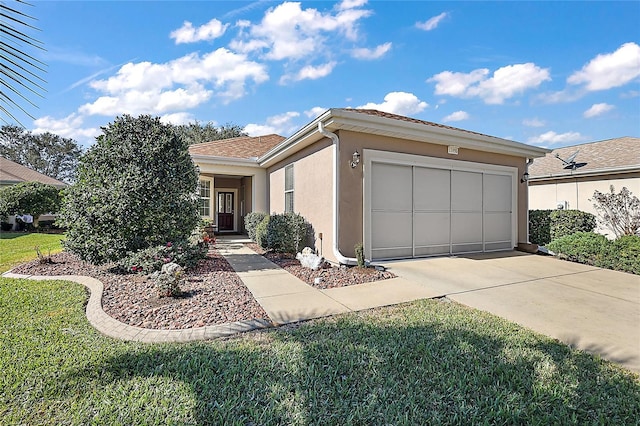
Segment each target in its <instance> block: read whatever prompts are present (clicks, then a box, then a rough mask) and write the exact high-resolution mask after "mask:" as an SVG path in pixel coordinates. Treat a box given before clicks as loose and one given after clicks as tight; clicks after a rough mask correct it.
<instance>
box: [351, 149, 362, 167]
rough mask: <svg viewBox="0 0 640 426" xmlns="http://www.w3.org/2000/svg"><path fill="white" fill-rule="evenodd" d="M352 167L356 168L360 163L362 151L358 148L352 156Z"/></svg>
mask: <svg viewBox="0 0 640 426" xmlns="http://www.w3.org/2000/svg"><path fill="white" fill-rule="evenodd" d="M349 164H350V165H351V168H352V169H355V168H356V166H357V165H358V164H360V153H359V152H358V150H356V151H355V152H354V153H353V156H352V157H351V161H350V162H349Z"/></svg>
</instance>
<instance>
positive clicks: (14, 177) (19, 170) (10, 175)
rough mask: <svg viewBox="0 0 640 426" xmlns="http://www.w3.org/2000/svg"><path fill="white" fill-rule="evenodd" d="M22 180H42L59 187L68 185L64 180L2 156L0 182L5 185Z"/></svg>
mask: <svg viewBox="0 0 640 426" xmlns="http://www.w3.org/2000/svg"><path fill="white" fill-rule="evenodd" d="M21 182H40V183H46V184H49V185H53V186H56V187H59V188H60V187H63V186H67V184H66V183H64V182H61V181H59V180H57V179H54V178H52V177H49V176H47V175H43V174H42V173H40V172H36V171H35V170H31V169H30V168H28V167H25V166H23V165H21V164H18V163H14V162H13V161H11V160H7V159H6V158H4V157H0V183H1V184H3V185H15V184H18V183H21Z"/></svg>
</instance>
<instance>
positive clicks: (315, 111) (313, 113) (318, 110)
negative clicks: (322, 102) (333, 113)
mask: <svg viewBox="0 0 640 426" xmlns="http://www.w3.org/2000/svg"><path fill="white" fill-rule="evenodd" d="M326 110H327V108H324V107H320V106H316V107H313V108H311V109H309V110H306V111H305V112H304V115H306V116H307V117H309V118H316V117H318V116H319V115H320V114H322V113H323V112H325V111H326Z"/></svg>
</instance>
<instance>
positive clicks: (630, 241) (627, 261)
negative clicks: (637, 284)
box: [598, 235, 640, 275]
mask: <svg viewBox="0 0 640 426" xmlns="http://www.w3.org/2000/svg"><path fill="white" fill-rule="evenodd" d="M609 246H610V249H609V251H608V253H607V256H606V263H605V264H603V265H598V266H602V267H603V268H609V269H615V270H616V271H622V272H629V273H632V274H636V275H640V236H637V235H624V236H622V237H620V238H618V239H617V240H614V241H613V242H611V244H610V245H609Z"/></svg>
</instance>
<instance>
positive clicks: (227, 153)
mask: <svg viewBox="0 0 640 426" xmlns="http://www.w3.org/2000/svg"><path fill="white" fill-rule="evenodd" d="M190 152H191V155H192V157H193V159H194V161H195V162H196V164H197V165H198V166H199V168H200V175H201V183H200V185H201V191H200V194H201V214H202V215H203V217H205V218H209V219H210V220H212V221H213V222H214V223H215V225H216V226H217V230H218V232H225V231H236V232H242V230H243V217H244V215H246V213H248V212H250V211H264V212H276V213H280V212H285V211H295V212H297V213H300V214H302V215H303V216H304V217H305V218H306V219H307V220H308V221H309V222H310V223H311V224H312V225H313V228H314V231H315V236H316V248H317V250H318V251H320V252H321V254H322V255H323V256H324V257H325V258H327V259H329V260H331V261H334V262H339V263H347V264H349V263H353V262H355V259H353V257H354V246H355V245H356V244H358V243H363V245H364V248H365V255H366V257H367V258H368V259H370V260H379V259H390V258H411V257H420V256H428V255H438V254H452V253H469V252H485V251H497V250H511V249H513V248H514V247H517V246H518V244H524V243H527V240H528V235H527V233H528V231H527V222H528V221H527V212H528V199H527V195H528V193H527V183H526V182H525V181H523V179H522V177H523V175H524V174H525V172H526V170H527V162H528V161H529V160H531V159H533V158H537V157H542V156H544V155H545V154H546V153H547V152H548V150H546V149H543V148H537V147H533V146H529V145H525V144H521V143H518V142H513V141H510V140H505V139H500V138H496V137H492V136H487V135H483V134H480V133H476V132H471V131H467V130H462V129H458V128H454V127H449V126H444V125H441V124H436V123H431V122H427V121H422V120H417V119H413V118H409V117H404V116H400V115H395V114H389V113H384V112H380V111H375V110H358V109H330V110H327V111H326V112H325V113H323V114H322V115H320V116H319V117H318V118H316V119H315V120H313V121H312V122H310V123H309V124H307V125H306V126H304V127H303V128H301V129H300V130H298V131H297V132H296V133H295V134H293V135H292V136H291V137H289V138H286V139H285V138H282V137H279V136H277V135H268V136H263V137H244V138H234V139H232V140H226V141H214V142H210V143H205V144H199V145H194V146H192V147H191V148H190Z"/></svg>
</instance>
